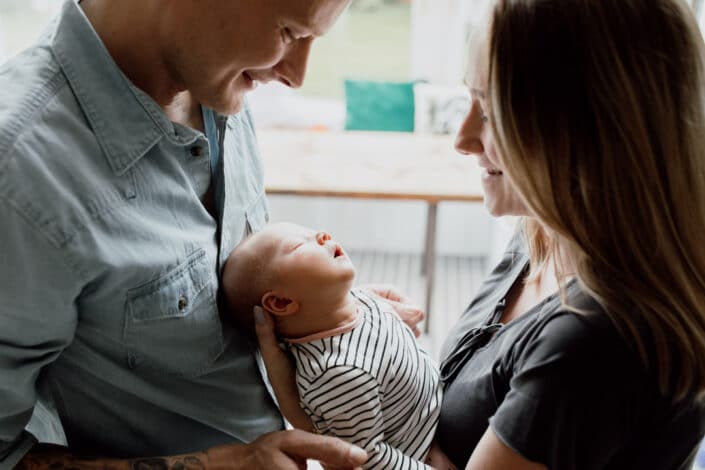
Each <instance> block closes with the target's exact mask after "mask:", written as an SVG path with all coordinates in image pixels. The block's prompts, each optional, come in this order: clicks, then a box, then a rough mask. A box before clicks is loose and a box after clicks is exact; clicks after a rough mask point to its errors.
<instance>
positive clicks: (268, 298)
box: [262, 291, 299, 317]
mask: <svg viewBox="0 0 705 470" xmlns="http://www.w3.org/2000/svg"><path fill="white" fill-rule="evenodd" d="M262 307H264V309H265V310H266V311H268V312H269V313H271V314H272V315H277V316H280V317H283V316H286V315H293V314H294V313H296V312H298V311H299V303H298V302H297V301H296V300H294V299H290V298H288V297H284V296H281V295H277V294H275V293H274V292H272V291H269V292H267V293H265V294H264V295H263V296H262Z"/></svg>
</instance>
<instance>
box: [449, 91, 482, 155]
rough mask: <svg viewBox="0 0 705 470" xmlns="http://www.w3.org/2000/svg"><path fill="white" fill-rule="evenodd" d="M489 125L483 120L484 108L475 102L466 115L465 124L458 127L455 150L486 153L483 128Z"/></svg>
mask: <svg viewBox="0 0 705 470" xmlns="http://www.w3.org/2000/svg"><path fill="white" fill-rule="evenodd" d="M485 125H488V124H486V123H484V122H483V119H482V110H481V109H480V107H479V105H478V104H477V103H475V102H473V104H472V105H471V106H470V111H468V114H467V115H466V116H465V119H464V120H463V124H462V125H461V126H460V129H458V135H457V136H456V138H455V150H457V151H458V153H461V154H463V155H481V154H483V153H485V147H484V145H483V144H482V139H481V136H482V128H483V126H485Z"/></svg>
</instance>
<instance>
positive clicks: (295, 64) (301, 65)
mask: <svg viewBox="0 0 705 470" xmlns="http://www.w3.org/2000/svg"><path fill="white" fill-rule="evenodd" d="M312 44H313V38H301V39H298V40H297V41H296V42H295V43H294V44H292V45H291V47H290V48H289V50H288V51H287V52H286V54H284V57H282V60H281V61H280V62H279V63H278V64H277V65H276V66H275V67H274V71H275V73H276V74H277V79H278V80H279V81H280V82H282V83H283V84H284V85H286V86H288V87H290V88H300V87H301V85H303V83H304V78H305V77H306V67H307V66H308V56H309V53H310V52H311V45H312Z"/></svg>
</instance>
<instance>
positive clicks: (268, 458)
mask: <svg viewBox="0 0 705 470" xmlns="http://www.w3.org/2000/svg"><path fill="white" fill-rule="evenodd" d="M306 459H315V460H319V461H320V462H321V463H323V464H324V465H329V466H332V467H335V468H341V469H352V468H357V467H360V466H361V465H362V464H364V463H365V462H366V461H367V454H366V453H365V451H364V450H362V449H360V448H359V447H356V446H354V445H352V444H349V443H347V442H345V441H342V440H340V439H336V438H333V437H327V436H318V435H316V434H310V433H307V432H304V431H298V430H293V431H279V432H273V433H269V434H265V435H263V436H261V437H260V438H259V439H257V440H255V441H254V442H252V443H250V444H226V445H222V446H218V447H213V448H211V449H208V450H206V451H204V452H196V453H192V454H182V455H172V456H163V457H145V458H132V459H126V460H120V459H113V458H100V457H90V458H84V457H81V456H76V455H73V454H71V453H69V452H68V451H67V449H65V448H63V447H58V446H51V445H46V444H40V445H37V446H36V447H35V448H34V449H32V451H31V452H30V453H29V454H27V455H26V456H25V457H24V458H23V460H22V461H21V462H20V463H19V465H18V466H17V467H16V468H17V469H19V470H52V469H57V468H76V469H82V470H177V469H179V470H209V469H215V470H225V469H233V470H237V469H243V470H245V469H246V470H291V469H305V468H306Z"/></svg>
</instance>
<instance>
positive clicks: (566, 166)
mask: <svg viewBox="0 0 705 470" xmlns="http://www.w3.org/2000/svg"><path fill="white" fill-rule="evenodd" d="M488 44H489V48H488V49H489V52H488V54H489V57H488V59H489V78H488V89H489V90H488V91H489V108H490V114H491V116H492V126H493V130H494V133H495V137H496V141H497V149H498V153H499V158H500V160H501V162H502V165H503V167H504V169H505V171H506V173H507V175H508V176H509V177H510V178H511V180H512V182H513V183H514V184H515V186H516V187H517V189H518V190H519V192H520V194H521V195H522V197H523V198H524V199H525V201H526V203H527V206H528V207H529V209H530V211H531V212H532V213H533V214H535V215H536V218H537V220H539V221H540V222H541V224H542V225H543V226H546V227H548V228H549V231H550V232H551V233H552V234H553V238H552V239H553V240H558V242H559V245H560V247H561V251H562V252H564V253H567V255H568V256H569V257H570V259H571V261H572V266H573V268H574V270H575V275H576V277H577V278H578V280H579V282H580V283H581V285H582V286H583V287H584V288H585V289H586V290H587V292H589V293H590V294H591V295H592V296H593V297H594V298H595V299H596V300H597V301H598V302H599V303H600V304H601V305H602V306H603V307H604V309H605V310H606V312H607V313H608V315H609V316H610V318H611V319H612V320H613V321H614V323H615V324H616V325H617V327H618V328H619V329H620V330H621V331H622V332H623V334H625V336H626V337H627V338H629V339H630V340H631V342H632V343H633V344H634V345H635V346H636V347H637V350H638V351H639V353H640V355H641V357H642V359H643V361H644V363H645V365H647V366H649V367H650V368H652V370H654V371H656V372H657V374H658V379H659V386H660V389H661V391H662V393H664V394H665V395H667V396H670V397H672V398H673V399H674V400H679V399H682V398H684V397H687V396H691V394H702V392H703V391H705V313H704V312H705V94H704V91H705V89H704V86H705V75H704V63H705V61H704V60H703V59H704V55H703V41H702V37H701V34H700V31H699V29H698V26H697V24H696V22H695V20H694V18H693V16H692V13H691V12H690V10H689V8H688V7H687V6H686V5H685V3H684V2H682V1H680V0H617V1H615V0H498V1H497V2H496V4H495V6H494V9H493V12H492V18H491V26H490V31H489V39H488ZM527 229H528V230H529V232H530V233H532V234H540V233H541V230H540V229H539V228H537V225H535V224H534V225H532V223H529V227H527ZM529 238H530V240H529V241H530V245H531V242H532V241H533V242H534V243H533V246H534V250H532V252H533V259H532V262H533V263H536V262H538V263H541V262H545V261H546V259H547V257H548V256H550V252H551V249H550V247H549V249H547V248H546V244H545V243H543V242H541V243H539V242H537V240H538V235H537V236H532V237H529ZM542 247H543V248H542ZM537 248H538V251H537V250H536V249H537ZM649 344H653V345H654V346H653V347H647V346H646V345H649ZM650 350H655V356H654V355H649V353H648V351H650Z"/></svg>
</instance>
